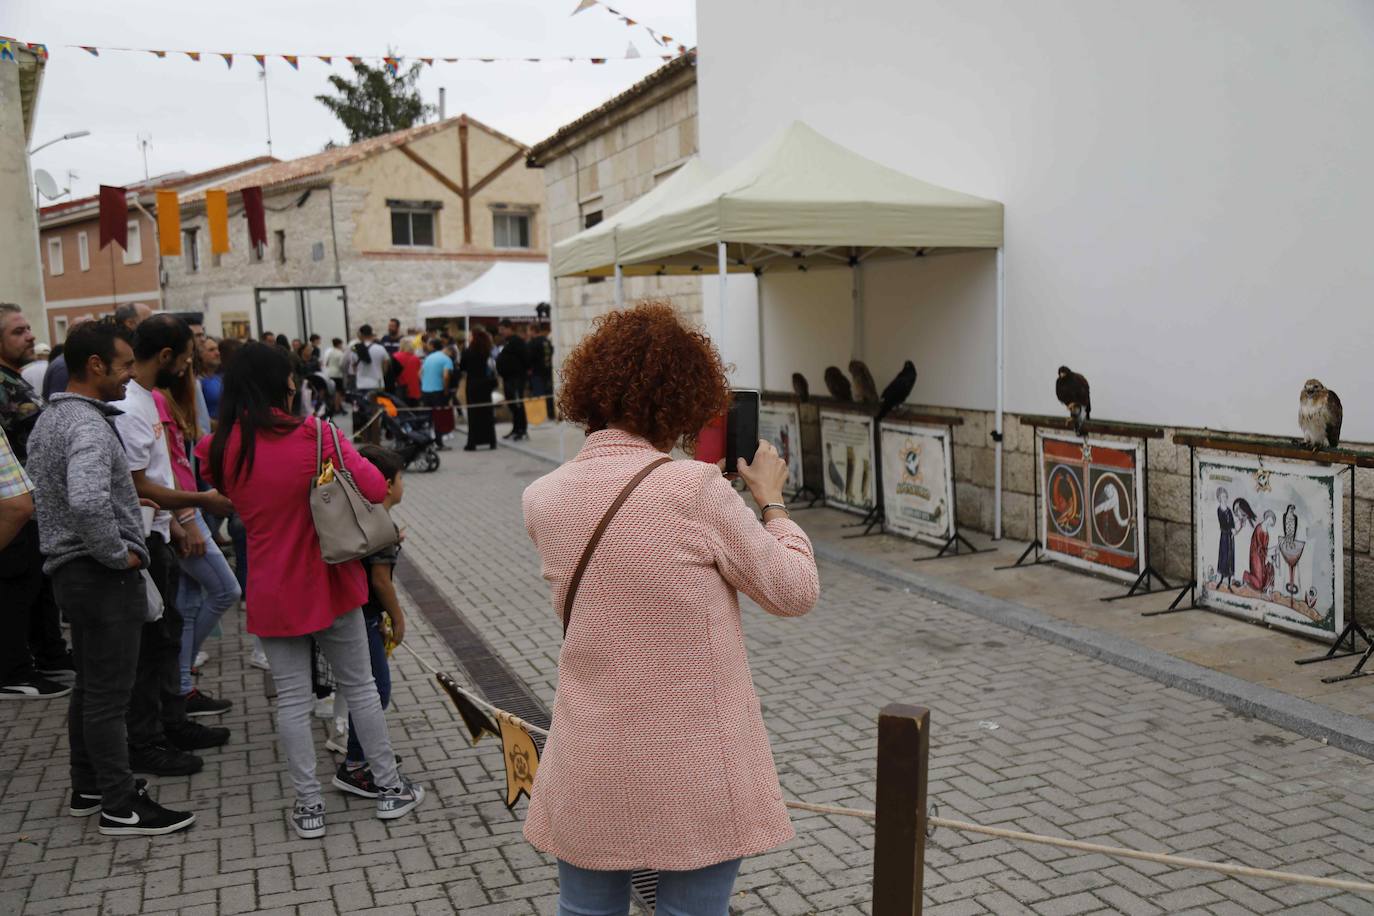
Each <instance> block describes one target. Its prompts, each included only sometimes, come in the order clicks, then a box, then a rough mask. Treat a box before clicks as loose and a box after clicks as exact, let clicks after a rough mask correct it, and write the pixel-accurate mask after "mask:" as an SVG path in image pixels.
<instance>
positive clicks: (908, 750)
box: [873, 703, 930, 916]
mask: <svg viewBox="0 0 1374 916" xmlns="http://www.w3.org/2000/svg"><path fill="white" fill-rule="evenodd" d="M929 764H930V710H928V709H926V708H924V707H921V706H907V705H906V704H904V703H889V704H888V705H886V706H884V707H883V710H882V712H881V713H879V714H878V804H877V813H878V820H877V825H876V829H875V831H874V848H873V916H920V913H921V890H922V885H923V883H924V876H925V855H926V776H927V773H928V772H929V769H930V767H929Z"/></svg>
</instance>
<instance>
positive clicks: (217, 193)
mask: <svg viewBox="0 0 1374 916" xmlns="http://www.w3.org/2000/svg"><path fill="white" fill-rule="evenodd" d="M205 221H206V222H207V223H209V224H210V253H211V254H228V252H229V194H228V193H227V192H225V191H222V190H212V191H206V192H205Z"/></svg>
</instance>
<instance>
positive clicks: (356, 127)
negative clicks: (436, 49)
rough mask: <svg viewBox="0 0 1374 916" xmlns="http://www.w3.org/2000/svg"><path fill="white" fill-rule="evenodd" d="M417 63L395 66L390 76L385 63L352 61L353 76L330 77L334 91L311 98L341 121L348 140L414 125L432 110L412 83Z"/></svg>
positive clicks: (418, 65)
mask: <svg viewBox="0 0 1374 916" xmlns="http://www.w3.org/2000/svg"><path fill="white" fill-rule="evenodd" d="M420 66H421V65H420V64H419V63H418V62H416V63H414V64H411V65H410V68H409V69H407V70H405V71H401V70H400V69H399V68H398V69H397V73H396V75H394V76H393V75H392V73H391V70H390V69H388V68H387V67H386V66H382V67H369V66H368V65H367V64H365V63H363V62H362V61H358V62H357V63H355V64H353V79H351V80H348V79H345V78H344V77H342V76H339V75H337V74H335V75H333V76H330V77H329V83H330V85H331V86H333V87H334V94H333V95H317V96H315V98H316V100H317V101H319V102H320V103H321V104H322V105H324V107H326V108H328V109H329V110H330V111H332V112H333V113H334V116H335V117H336V118H338V119H339V120H340V121H341V122H343V126H344V127H346V128H347V129H348V140H349V142H350V143H357V142H358V141H359V140H366V139H367V138H368V137H380V136H381V135H382V134H389V133H391V132H392V131H396V130H404V129H405V128H407V127H414V126H415V125H416V124H419V123H421V122H422V121H424V119H425V118H426V117H428V116H429V115H430V114H431V113H433V111H434V106H433V105H426V104H425V103H424V101H423V100H422V99H421V98H420V90H419V89H417V88H416V86H415V84H416V83H417V82H418V81H419V79H420Z"/></svg>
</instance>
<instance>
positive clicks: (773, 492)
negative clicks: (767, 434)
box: [735, 439, 788, 508]
mask: <svg viewBox="0 0 1374 916" xmlns="http://www.w3.org/2000/svg"><path fill="white" fill-rule="evenodd" d="M735 468H736V470H738V471H739V476H740V477H741V478H742V479H743V480H744V483H745V486H747V487H748V488H749V494H750V495H751V496H753V497H754V502H756V503H758V505H759V507H760V508H762V507H764V506H766V505H768V504H769V503H781V502H782V501H783V498H782V488H783V487H784V486H786V485H787V474H788V472H787V462H786V461H783V460H782V456H781V455H779V454H778V450H777V449H776V448H774V447H773V443H771V442H769V441H768V440H766V439H760V440H758V449H757V451H755V452H754V460H753V461H752V462H748V463H746V462H745V460H744V459H743V458H740V459H738V460H737V462H736V465H735Z"/></svg>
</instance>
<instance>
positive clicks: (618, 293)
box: [615, 261, 625, 309]
mask: <svg viewBox="0 0 1374 916" xmlns="http://www.w3.org/2000/svg"><path fill="white" fill-rule="evenodd" d="M615 307H616V308H618V309H623V308H624V307H625V271H624V270H622V269H621V267H620V262H619V261H616V262H615Z"/></svg>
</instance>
